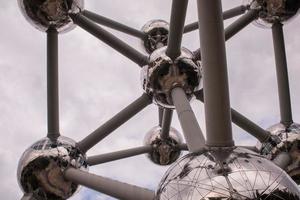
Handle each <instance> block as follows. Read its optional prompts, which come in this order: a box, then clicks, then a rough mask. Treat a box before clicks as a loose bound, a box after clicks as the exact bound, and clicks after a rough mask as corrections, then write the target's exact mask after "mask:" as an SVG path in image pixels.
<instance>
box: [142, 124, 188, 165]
mask: <svg viewBox="0 0 300 200" xmlns="http://www.w3.org/2000/svg"><path fill="white" fill-rule="evenodd" d="M144 144H145V145H151V146H152V147H153V151H152V152H151V153H149V154H148V158H149V159H150V160H151V161H152V162H154V163H155V164H158V165H169V164H171V163H173V162H175V161H176V160H177V159H178V158H179V156H180V155H181V151H180V149H179V148H178V145H179V144H182V137H181V135H180V133H179V132H178V131H177V130H176V129H175V128H173V127H170V132H169V137H168V138H166V139H162V138H161V127H160V126H156V127H154V128H152V129H151V130H150V131H149V132H148V133H147V134H146V136H145V139H144Z"/></svg>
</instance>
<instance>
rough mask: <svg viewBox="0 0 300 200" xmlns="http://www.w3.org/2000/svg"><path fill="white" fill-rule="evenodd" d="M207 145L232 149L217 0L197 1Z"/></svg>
mask: <svg viewBox="0 0 300 200" xmlns="http://www.w3.org/2000/svg"><path fill="white" fill-rule="evenodd" d="M197 4H198V16H199V24H200V47H201V55H202V67H203V88H204V101H205V104H204V108H205V121H206V131H207V136H206V139H207V141H206V144H207V145H208V146H213V147H222V146H233V145H234V142H233V139H232V128H231V114H230V101H229V89H228V75H227V63H226V51H225V38H224V25H223V19H222V5H221V1H220V0H214V1H207V0H198V1H197Z"/></svg>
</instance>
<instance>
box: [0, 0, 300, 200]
mask: <svg viewBox="0 0 300 200" xmlns="http://www.w3.org/2000/svg"><path fill="white" fill-rule="evenodd" d="M85 3H86V6H85V7H86V9H88V10H91V11H94V12H97V13H99V14H101V15H103V16H106V17H109V18H112V19H115V20H117V21H120V22H123V23H125V24H127V25H130V26H132V27H135V28H138V29H140V28H141V27H142V26H143V25H144V24H145V23H146V22H147V21H149V20H152V19H164V20H166V21H169V16H170V8H171V0H164V1H161V0H151V1H149V0H126V1H124V0H110V1H99V0H86V2H85ZM240 3H241V1H240V0H223V4H224V6H223V7H224V10H226V9H229V8H231V7H233V6H237V5H240ZM0 7H1V12H0V25H1V31H0V90H1V92H0V102H1V103H0V133H1V139H0V156H1V159H2V160H1V161H2V163H3V164H2V165H0V177H1V179H2V181H1V183H0V193H1V199H6V200H15V199H19V198H20V197H21V196H22V193H21V190H20V189H19V187H18V183H17V178H16V170H17V165H18V160H19V158H20V156H21V155H22V153H23V152H24V150H25V149H26V148H27V147H28V146H29V145H31V144H32V143H33V142H35V141H37V140H39V139H40V138H42V137H45V136H46V40H45V39H46V35H45V34H44V33H42V32H40V31H38V30H36V29H34V28H33V27H32V26H31V25H30V24H29V23H28V22H27V21H26V20H25V19H24V17H23V16H22V15H21V13H20V10H19V8H18V5H17V1H16V0H13V1H6V0H0ZM196 19H197V13H196V1H190V4H189V7H188V14H187V18H186V23H189V22H194V21H195V20H196ZM232 21H233V20H229V21H226V23H225V24H226V25H228V24H229V23H231V22H232ZM299 29H300V20H299V18H295V19H294V20H293V21H291V22H290V23H288V24H287V25H286V26H285V27H284V32H285V39H286V51H287V55H288V65H289V75H290V87H291V95H292V96H291V98H292V107H293V116H294V121H296V122H297V121H298V122H299V121H300V105H299V103H298V104H297V102H300V95H299V88H300V79H299V74H300V67H299V66H298V65H299V62H300V56H299V55H298V54H299V51H300V34H299ZM112 32H113V33H115V34H116V35H117V36H119V37H120V38H122V39H123V40H124V41H126V42H127V43H129V44H131V45H132V46H133V47H136V48H138V49H139V50H140V51H143V49H142V46H141V41H139V40H138V39H136V38H133V37H130V36H127V35H124V34H122V33H118V32H115V31H112ZM183 46H185V47H187V48H188V49H190V50H195V49H197V48H198V47H199V37H198V32H197V31H195V32H193V33H189V34H186V35H185V36H184V39H183ZM226 48H227V55H228V58H227V59H228V70H229V72H228V73H229V84H230V96H231V105H232V107H234V108H235V109H237V110H238V111H240V112H241V113H243V114H245V115H246V116H247V117H249V118H250V119H252V120H253V121H255V122H256V123H258V124H259V125H261V126H262V127H264V128H267V127H269V126H271V125H273V124H275V123H278V122H279V109H278V98H277V86H276V78H275V67H274V55H273V49H272V38H271V31H270V30H269V29H262V28H258V27H256V26H254V25H252V24H251V25H250V26H248V27H247V28H246V29H244V30H243V31H242V32H241V33H240V34H238V35H237V36H235V37H233V38H232V39H231V40H230V41H228V42H227V44H226ZM59 51H60V52H59V55H60V58H59V64H60V118H61V121H60V123H61V133H62V134H63V135H65V136H68V137H71V138H73V139H74V140H76V141H79V140H81V139H82V138H83V137H84V136H86V135H87V134H89V133H90V132H92V131H93V130H94V129H96V128H97V127H98V126H100V125H101V124H102V123H104V122H105V121H106V120H108V119H109V118H110V117H112V116H113V115H114V114H116V113H117V112H118V111H120V110H121V109H122V108H124V107H125V106H127V105H128V104H129V103H131V102H132V101H133V100H135V99H136V98H137V97H139V96H140V95H141V94H142V88H141V84H140V68H139V67H138V66H137V65H136V64H135V63H133V62H131V61H130V60H128V59H127V58H125V57H124V56H122V55H120V54H119V53H118V52H116V51H115V50H113V49H111V48H109V47H108V46H107V45H105V44H104V43H102V42H101V41H98V40H97V39H96V38H94V37H93V36H91V35H89V34H88V33H86V32H85V31H83V30H81V29H80V28H76V29H75V30H73V31H71V32H69V33H66V34H62V35H60V37H59ZM192 106H193V108H194V111H195V113H196V116H197V117H198V119H199V124H200V126H201V128H202V129H203V130H204V132H205V122H204V112H203V106H202V105H201V104H200V103H199V102H196V101H194V102H192ZM157 116H158V115H157V107H156V106H155V105H151V106H149V107H147V108H146V109H144V110H143V111H142V112H141V113H139V114H138V115H136V116H135V117H134V118H132V119H131V120H130V121H129V122H128V123H126V124H124V125H123V126H121V127H120V128H119V129H117V130H116V131H114V132H113V134H111V135H110V136H108V137H107V138H106V139H104V140H103V141H102V142H101V143H100V144H98V145H96V146H95V147H94V148H93V149H92V150H91V151H90V152H88V155H95V154H101V153H105V152H111V151H116V150H121V149H126V148H131V147H137V146H140V145H141V144H142V142H143V137H144V135H145V134H146V132H147V131H148V130H149V129H151V128H152V127H153V126H156V125H157V123H158V119H157ZM173 126H174V127H175V128H177V129H178V130H180V131H181V128H180V126H179V123H178V119H177V116H176V115H174V119H173ZM233 127H234V129H233V130H234V138H235V142H236V144H239V145H240V144H247V145H251V144H255V143H256V140H254V139H253V138H252V137H250V136H248V135H247V134H246V133H245V132H244V131H243V130H241V129H239V128H237V127H236V126H233ZM166 169H167V167H159V166H157V165H154V164H152V163H151V162H150V161H149V160H148V159H147V158H146V157H145V156H144V155H141V156H137V157H135V158H130V159H124V160H121V161H115V162H111V163H109V164H103V165H101V166H97V167H92V168H91V169H90V171H91V172H93V173H96V174H99V175H103V176H107V177H110V178H113V179H117V180H120V181H123V182H128V183H131V184H136V185H139V186H143V187H147V188H151V189H155V188H156V186H157V184H158V183H159V180H160V178H161V177H162V175H163V174H164V172H165V171H166ZM71 199H73V200H82V199H99V200H106V199H113V198H110V197H107V196H105V195H102V194H99V193H97V192H93V191H92V190H89V189H86V188H83V189H82V190H81V191H80V192H79V193H78V194H77V195H75V196H74V197H72V198H71Z"/></svg>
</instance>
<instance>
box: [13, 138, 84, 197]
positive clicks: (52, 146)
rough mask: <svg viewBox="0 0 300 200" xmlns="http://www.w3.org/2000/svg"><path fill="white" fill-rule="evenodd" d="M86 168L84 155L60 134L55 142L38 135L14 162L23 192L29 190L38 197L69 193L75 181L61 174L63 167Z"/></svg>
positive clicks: (59, 195)
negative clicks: (17, 161) (16, 165)
mask: <svg viewBox="0 0 300 200" xmlns="http://www.w3.org/2000/svg"><path fill="white" fill-rule="evenodd" d="M68 167H75V168H77V169H82V170H87V164H86V159H85V155H83V154H82V153H81V152H80V151H79V150H78V149H77V148H76V146H75V142H74V141H73V140H71V139H69V138H66V137H63V136H60V137H59V138H58V139H57V141H56V142H52V141H51V140H50V139H49V138H44V139H41V140H40V141H38V142H36V143H34V144H33V145H32V146H30V147H29V148H28V149H27V150H26V151H25V152H24V154H23V155H22V157H21V159H20V161H19V166H18V172H17V176H18V182H19V185H20V187H21V188H22V190H23V191H24V193H33V194H34V197H35V198H36V199H40V200H46V199H51V200H64V199H68V198H69V197H71V196H72V195H73V194H74V193H75V192H76V191H77V190H78V188H79V187H78V185H77V184H75V183H72V182H70V181H67V180H65V179H64V177H63V171H64V169H66V168H68Z"/></svg>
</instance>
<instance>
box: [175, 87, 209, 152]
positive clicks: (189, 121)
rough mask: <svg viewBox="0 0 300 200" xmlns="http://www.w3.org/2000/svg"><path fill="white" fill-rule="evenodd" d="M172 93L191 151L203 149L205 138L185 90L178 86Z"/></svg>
mask: <svg viewBox="0 0 300 200" xmlns="http://www.w3.org/2000/svg"><path fill="white" fill-rule="evenodd" d="M171 95H172V100H173V103H174V105H175V109H176V112H177V115H178V118H179V121H180V125H181V128H182V131H183V134H184V137H185V140H186V142H187V145H188V149H189V151H190V152H197V151H199V150H201V149H203V147H204V146H205V139H204V136H203V133H202V131H201V129H200V126H199V124H198V122H197V119H196V116H195V114H194V112H193V110H192V108H191V105H190V103H189V101H188V99H187V97H186V95H185V92H184V90H183V89H182V88H179V87H176V88H174V89H173V90H172V91H171Z"/></svg>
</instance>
